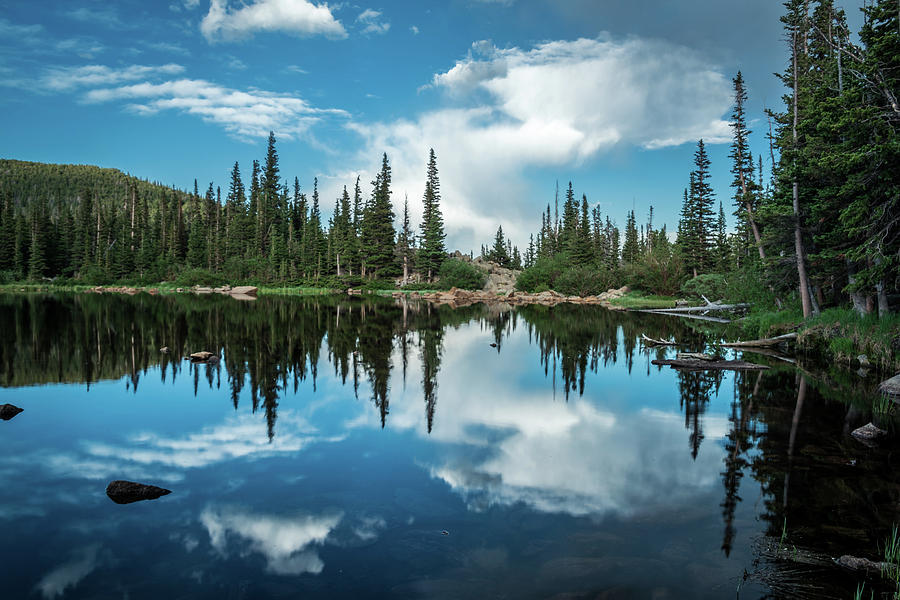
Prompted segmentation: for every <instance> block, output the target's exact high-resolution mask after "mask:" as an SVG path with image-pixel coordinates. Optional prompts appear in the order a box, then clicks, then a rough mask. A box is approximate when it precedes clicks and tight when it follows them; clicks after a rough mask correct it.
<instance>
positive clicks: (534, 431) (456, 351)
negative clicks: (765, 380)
mask: <svg viewBox="0 0 900 600" xmlns="http://www.w3.org/2000/svg"><path fill="white" fill-rule="evenodd" d="M504 344H505V345H504V353H503V354H501V355H500V356H496V355H488V354H486V351H485V350H484V346H485V339H484V334H483V333H482V332H480V331H476V330H473V329H472V328H469V329H461V330H447V331H446V338H445V343H444V348H445V352H444V357H443V364H442V369H441V372H442V373H443V372H446V373H457V374H458V373H465V374H466V377H465V378H459V377H457V378H451V377H441V378H440V381H439V385H438V396H439V398H438V416H437V417H436V418H435V421H434V427H433V429H432V432H431V434H430V436H429V437H430V439H432V440H436V441H439V442H441V443H442V445H441V447H439V448H438V451H439V452H440V454H441V456H442V458H440V459H438V460H437V461H434V462H431V463H430V464H427V465H426V468H427V469H428V470H429V471H430V473H431V475H432V476H433V477H435V478H438V479H441V480H443V481H445V482H446V483H448V484H449V485H450V486H451V487H452V488H453V489H454V490H455V491H456V492H458V493H459V494H461V495H462V496H463V497H464V498H465V499H466V500H467V502H468V503H469V506H470V508H471V509H472V510H483V509H485V508H487V507H489V506H491V505H496V504H501V505H511V504H515V503H518V502H522V503H525V504H527V505H529V506H531V507H533V508H535V509H537V510H540V511H545V512H564V513H569V514H572V515H598V516H600V515H604V514H610V513H612V514H618V515H623V516H628V515H633V514H638V513H642V512H646V511H651V510H653V509H654V508H657V507H660V506H666V505H672V504H674V503H685V502H689V501H691V500H692V499H694V498H696V497H698V496H699V495H700V494H702V493H704V492H706V491H708V490H710V489H712V488H713V487H714V486H716V485H717V484H718V473H719V470H720V467H721V459H722V449H721V447H720V446H719V445H717V444H716V443H715V442H714V440H715V439H720V438H722V437H724V436H725V434H726V432H727V430H728V422H727V419H725V418H724V417H722V416H712V415H704V416H703V421H702V423H703V428H704V435H705V436H706V439H707V441H708V443H707V444H706V445H704V446H703V447H702V448H701V452H700V454H699V455H698V456H697V459H696V461H694V460H692V458H691V456H690V448H689V444H688V433H689V432H688V431H687V430H686V429H685V425H684V416H683V415H682V414H680V413H678V412H677V408H675V407H677V404H675V406H674V407H673V408H674V411H673V412H666V411H661V410H654V409H647V408H644V409H639V408H635V407H631V406H629V405H628V403H627V402H625V401H623V399H620V398H619V396H623V395H625V394H626V393H627V394H628V396H630V397H635V396H637V398H638V399H641V396H643V395H644V394H649V393H652V392H654V391H656V390H650V386H648V390H649V391H647V390H644V389H642V388H641V387H637V388H636V389H634V390H629V391H627V392H626V391H625V389H624V388H623V387H622V385H623V382H621V381H618V380H616V381H611V382H609V383H608V384H607V385H605V386H604V382H603V381H601V379H600V378H599V377H598V378H597V379H596V380H595V381H593V382H591V383H593V384H594V386H595V387H593V388H590V387H589V388H588V391H587V393H586V395H585V396H584V397H583V398H572V399H571V400H570V401H569V402H561V401H559V400H557V401H554V400H553V398H552V395H551V391H550V389H549V385H543V386H540V387H538V388H536V387H534V386H529V385H528V384H527V382H528V381H529V380H531V379H534V365H533V364H531V363H529V362H528V361H527V360H522V359H521V358H520V357H529V356H532V355H533V354H534V352H535V350H534V348H533V347H531V346H530V345H529V342H528V340H527V337H526V336H525V335H523V334H519V335H513V336H511V337H510V338H508V339H507V340H506V341H505V342H504ZM513 357H515V358H513ZM536 358H537V357H535V359H536ZM418 366H419V365H417V364H413V363H412V361H411V364H410V367H409V368H410V370H412V372H415V370H414V369H416V368H417V367H418ZM645 381H648V382H649V380H638V381H634V380H630V381H629V384H630V385H635V386H643V385H644V382H645ZM547 383H549V381H548V382H547ZM626 385H627V384H626ZM651 385H652V384H651ZM672 393H673V394H674V395H673V400H674V399H677V392H674V391H673V392H672ZM416 394H421V390H416V389H412V390H410V392H408V393H407V394H406V397H405V398H404V400H405V401H403V402H398V401H394V402H392V404H391V409H392V410H391V423H390V424H391V426H392V427H400V428H402V429H413V430H415V431H416V432H417V433H418V434H419V435H423V436H424V435H425V431H426V430H425V426H424V422H423V421H424V415H423V413H424V407H423V404H422V401H421V396H419V397H418V398H416V397H415V396H416ZM641 404H644V402H643V401H642V402H641ZM638 406H640V405H638ZM619 407H624V408H619ZM375 426H380V424H378V423H375ZM710 442H711V443H710Z"/></svg>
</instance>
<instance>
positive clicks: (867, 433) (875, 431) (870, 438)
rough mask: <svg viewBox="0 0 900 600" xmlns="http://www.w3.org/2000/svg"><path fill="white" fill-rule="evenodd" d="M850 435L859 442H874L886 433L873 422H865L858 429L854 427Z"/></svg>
mask: <svg viewBox="0 0 900 600" xmlns="http://www.w3.org/2000/svg"><path fill="white" fill-rule="evenodd" d="M850 435H852V436H853V437H855V438H856V439H858V440H859V441H861V442H874V441H875V440H877V439H878V438H880V437H881V436H883V435H887V431H885V430H884V429H881V428H880V427H877V426H876V425H875V424H874V423H867V424H865V425H863V426H862V427H860V428H859V429H854V430H853V431H852V432H851V433H850Z"/></svg>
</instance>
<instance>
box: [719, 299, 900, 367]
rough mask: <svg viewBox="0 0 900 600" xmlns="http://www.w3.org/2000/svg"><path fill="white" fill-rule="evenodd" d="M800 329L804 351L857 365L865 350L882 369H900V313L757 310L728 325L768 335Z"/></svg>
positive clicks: (732, 331)
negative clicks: (812, 313) (805, 316)
mask: <svg viewBox="0 0 900 600" xmlns="http://www.w3.org/2000/svg"><path fill="white" fill-rule="evenodd" d="M791 331H796V332H797V333H798V334H799V336H798V338H797V347H798V349H799V350H800V352H801V353H803V354H806V355H809V356H816V357H818V358H821V359H822V360H827V361H829V362H833V363H837V364H842V365H845V366H853V365H855V364H856V361H857V357H858V356H859V355H861V354H865V355H866V357H867V358H868V360H869V362H871V363H872V364H873V365H876V366H877V367H878V368H879V369H880V370H883V371H885V372H893V371H897V370H900V357H898V350H900V315H897V314H893V315H890V316H888V317H886V318H878V317H877V316H875V315H865V316H860V315H859V314H858V313H856V312H855V311H853V310H851V309H845V308H829V309H827V310H824V311H822V313H821V314H820V315H818V316H816V317H810V318H809V319H806V320H804V319H803V315H802V314H801V313H800V311H799V310H798V309H790V310H782V311H773V312H755V313H751V314H750V315H748V316H747V317H744V318H743V319H741V320H739V321H737V322H735V323H734V324H732V325H731V326H730V327H729V328H728V334H729V336H735V337H741V338H742V339H754V338H766V337H773V336H776V335H781V334H784V333H788V332H791Z"/></svg>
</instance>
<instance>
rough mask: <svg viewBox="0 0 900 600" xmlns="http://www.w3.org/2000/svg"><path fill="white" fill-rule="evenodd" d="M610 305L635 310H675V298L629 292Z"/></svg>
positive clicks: (612, 301)
mask: <svg viewBox="0 0 900 600" xmlns="http://www.w3.org/2000/svg"><path fill="white" fill-rule="evenodd" d="M609 303H610V304H613V305H615V306H623V307H625V308H634V309H642V308H646V309H651V308H675V298H673V297H672V296H653V295H650V296H648V295H646V294H643V293H641V292H628V293H627V294H625V295H624V296H622V297H621V298H615V299H613V300H610V301H609Z"/></svg>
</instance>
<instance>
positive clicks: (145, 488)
mask: <svg viewBox="0 0 900 600" xmlns="http://www.w3.org/2000/svg"><path fill="white" fill-rule="evenodd" d="M171 493H172V490H166V489H163V488H161V487H156V486H155V485H145V484H143V483H135V482H134V481H124V480H122V479H117V480H115V481H111V482H110V483H109V485H108V486H106V495H107V496H109V499H110V500H112V501H113V502H115V503H116V504H131V503H132V502H140V501H141V500H156V499H157V498H159V497H160V496H165V495H166V494H171Z"/></svg>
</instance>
